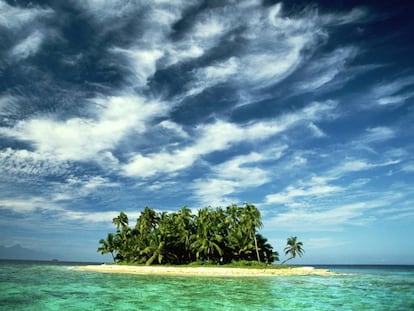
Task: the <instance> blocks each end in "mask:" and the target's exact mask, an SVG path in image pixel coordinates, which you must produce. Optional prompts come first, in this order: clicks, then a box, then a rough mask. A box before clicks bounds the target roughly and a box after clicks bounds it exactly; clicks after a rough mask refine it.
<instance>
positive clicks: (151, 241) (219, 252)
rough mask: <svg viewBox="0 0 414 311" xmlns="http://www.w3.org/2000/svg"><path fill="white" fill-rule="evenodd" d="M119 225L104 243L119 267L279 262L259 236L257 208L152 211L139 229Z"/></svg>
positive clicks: (119, 220)
mask: <svg viewBox="0 0 414 311" xmlns="http://www.w3.org/2000/svg"><path fill="white" fill-rule="evenodd" d="M113 223H114V225H115V226H116V229H117V230H116V233H109V234H108V236H107V238H106V239H101V240H100V241H99V243H100V247H99V248H98V252H101V253H102V254H105V253H111V254H112V257H113V259H114V261H116V262H126V263H137V264H147V265H151V264H177V265H179V264H189V263H192V262H200V263H214V264H227V263H231V262H234V261H259V262H263V263H272V262H274V261H278V260H279V254H278V253H277V252H275V251H273V248H272V246H271V245H270V244H269V243H268V242H267V239H266V238H265V237H263V236H262V235H261V234H259V233H257V230H258V229H260V228H261V227H262V221H261V215H260V212H259V210H258V209H257V208H256V207H255V206H254V205H252V204H247V203H246V204H244V205H243V206H237V205H231V206H228V207H227V208H226V209H222V208H216V209H212V208H203V209H200V210H199V211H198V213H197V215H193V214H192V213H191V210H190V209H189V208H187V207H183V208H181V209H180V210H179V211H178V212H175V213H167V212H161V213H158V212H156V211H154V210H153V209H152V208H150V207H146V208H145V209H144V211H142V212H141V215H140V216H139V218H138V219H137V222H136V225H135V227H134V228H131V227H130V226H129V220H128V216H127V215H126V214H125V213H123V212H121V213H120V214H119V216H117V217H115V218H114V219H113Z"/></svg>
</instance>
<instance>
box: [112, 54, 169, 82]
mask: <svg viewBox="0 0 414 311" xmlns="http://www.w3.org/2000/svg"><path fill="white" fill-rule="evenodd" d="M110 51H111V52H112V53H117V54H121V55H125V56H126V57H127V58H128V60H129V64H130V66H131V67H128V68H129V69H130V70H131V73H132V76H133V77H134V78H135V79H134V80H135V81H133V82H132V83H133V85H136V86H140V87H144V86H146V84H147V81H148V79H149V78H151V77H152V76H153V75H154V73H155V72H156V69H157V66H156V65H157V61H158V60H159V59H160V58H161V57H162V56H163V55H164V52H163V51H162V50H159V49H152V50H148V49H147V50H143V49H138V48H130V49H121V48H113V49H111V50H110Z"/></svg>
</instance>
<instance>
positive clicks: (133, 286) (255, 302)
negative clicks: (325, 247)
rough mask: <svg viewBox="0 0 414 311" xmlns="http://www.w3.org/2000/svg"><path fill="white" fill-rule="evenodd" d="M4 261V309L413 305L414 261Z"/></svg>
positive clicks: (0, 267)
mask: <svg viewBox="0 0 414 311" xmlns="http://www.w3.org/2000/svg"><path fill="white" fill-rule="evenodd" d="M69 265H70V264H56V263H55V264H53V263H33V262H11V261H0V310H13V311H16V310H169V311H171V310H414V267H413V266H404V267H395V266H394V267H386V266H385V267H333V266H332V267H330V268H331V270H332V271H336V272H340V273H345V274H341V275H338V276H333V277H332V276H329V277H326V276H287V277H280V276H276V277H257V278H256V277H255V278H207V277H200V278H197V277H161V276H140V275H120V274H118V275H117V274H102V273H94V272H83V271H74V270H70V269H69V268H68V267H69Z"/></svg>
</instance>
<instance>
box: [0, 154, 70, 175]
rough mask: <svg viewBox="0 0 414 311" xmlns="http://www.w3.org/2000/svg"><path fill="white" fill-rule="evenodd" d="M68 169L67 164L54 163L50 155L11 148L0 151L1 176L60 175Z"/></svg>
mask: <svg viewBox="0 0 414 311" xmlns="http://www.w3.org/2000/svg"><path fill="white" fill-rule="evenodd" d="M69 167H70V166H69V165H68V163H65V162H60V161H56V160H55V159H54V157H53V156H52V155H51V154H43V153H38V152H32V151H28V150H24V149H22V150H14V149H12V148H6V149H3V150H0V172H1V171H2V172H3V174H26V175H32V176H48V175H61V174H63V173H65V172H66V171H67V170H69Z"/></svg>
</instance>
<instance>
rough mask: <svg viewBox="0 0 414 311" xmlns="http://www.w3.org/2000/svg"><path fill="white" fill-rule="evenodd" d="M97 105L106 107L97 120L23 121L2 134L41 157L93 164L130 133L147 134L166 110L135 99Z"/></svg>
mask: <svg viewBox="0 0 414 311" xmlns="http://www.w3.org/2000/svg"><path fill="white" fill-rule="evenodd" d="M94 102H95V103H96V104H97V105H99V107H102V108H101V109H98V110H97V111H96V114H97V116H96V119H91V118H89V119H86V118H71V119H69V120H65V121H59V120H53V119H50V118H37V119H31V120H24V121H20V122H18V123H17V124H16V125H15V126H14V127H13V128H0V133H1V134H3V135H7V136H9V137H15V138H17V139H19V140H22V141H28V142H30V143H32V144H33V146H34V147H35V148H36V151H37V152H39V153H40V154H47V155H49V157H52V156H54V157H56V159H58V160H61V161H65V160H72V161H83V160H92V159H96V158H100V156H99V155H100V154H101V153H105V152H106V151H110V150H112V149H113V148H114V147H115V146H116V145H117V144H118V143H119V141H120V140H121V139H122V138H123V137H124V136H125V135H127V134H128V133H132V132H135V133H143V132H144V131H145V130H146V126H147V122H148V121H149V120H151V119H153V118H155V117H159V116H161V115H163V113H164V112H165V110H166V108H165V106H164V105H163V104H162V103H160V102H157V101H147V100H145V99H143V98H141V97H138V96H131V95H126V96H118V97H107V98H97V99H94Z"/></svg>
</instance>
